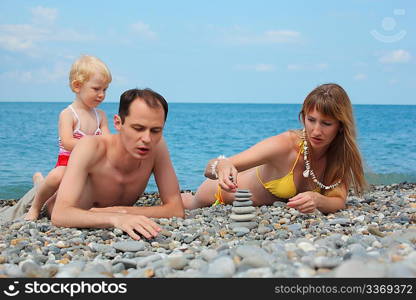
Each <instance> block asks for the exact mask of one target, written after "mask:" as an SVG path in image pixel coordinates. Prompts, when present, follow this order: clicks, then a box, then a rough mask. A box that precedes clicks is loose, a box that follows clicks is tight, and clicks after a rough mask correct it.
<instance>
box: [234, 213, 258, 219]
mask: <svg viewBox="0 0 416 300" xmlns="http://www.w3.org/2000/svg"><path fill="white" fill-rule="evenodd" d="M255 217H256V215H255V214H244V215H236V214H231V215H230V219H231V220H234V221H251V220H253V219H254V218H255Z"/></svg>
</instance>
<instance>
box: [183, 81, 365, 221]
mask: <svg viewBox="0 0 416 300" xmlns="http://www.w3.org/2000/svg"><path fill="white" fill-rule="evenodd" d="M299 120H300V121H301V122H302V123H303V125H304V129H303V130H289V131H286V132H284V133H281V134H279V135H276V136H272V137H270V138H267V139H265V140H263V141H261V142H259V143H258V144H256V145H254V146H252V147H251V148H249V149H247V150H245V151H243V152H241V153H238V154H236V155H234V156H232V157H229V158H225V157H223V156H220V157H219V158H216V159H213V160H211V161H209V163H208V165H207V167H206V170H205V176H206V177H207V178H209V179H207V180H206V181H205V182H204V183H203V184H202V185H201V186H200V187H199V188H198V190H197V192H196V194H195V197H184V199H183V201H184V206H185V208H186V209H193V208H197V207H203V206H208V205H211V204H213V203H214V204H218V203H224V204H230V203H232V201H233V200H234V194H233V193H234V192H235V191H236V189H237V187H238V188H239V189H249V190H250V192H251V193H252V200H253V202H254V205H257V206H260V205H270V204H272V203H273V202H274V201H277V200H282V201H287V206H289V207H292V208H295V209H297V210H299V211H300V212H302V213H311V212H313V211H314V210H315V209H318V210H320V211H321V212H323V213H330V212H335V211H337V210H340V209H343V208H345V201H346V198H347V193H348V189H349V188H350V187H352V188H353V189H354V192H356V193H357V194H361V193H362V192H363V190H364V188H365V187H366V182H365V179H364V172H363V163H362V159H361V155H360V152H359V150H358V147H357V142H356V129H355V124H354V118H353V114H352V105H351V102H350V99H349V98H348V95H347V93H346V92H345V91H344V89H343V88H342V87H341V86H339V85H337V84H323V85H320V86H318V87H317V88H315V89H314V90H313V91H312V92H311V93H309V95H308V96H307V97H306V99H305V101H304V103H303V106H302V110H301V111H300V113H299Z"/></svg>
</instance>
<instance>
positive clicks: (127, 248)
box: [111, 241, 145, 252]
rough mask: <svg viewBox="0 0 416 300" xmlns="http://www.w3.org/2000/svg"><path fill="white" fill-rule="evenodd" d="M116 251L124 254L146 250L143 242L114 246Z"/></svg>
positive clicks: (121, 243) (130, 242) (122, 243)
mask: <svg viewBox="0 0 416 300" xmlns="http://www.w3.org/2000/svg"><path fill="white" fill-rule="evenodd" d="M111 246H113V247H114V248H115V249H117V250H119V251H122V252H137V251H143V250H144V249H145V244H144V242H143V241H123V242H116V243H114V244H112V245H111Z"/></svg>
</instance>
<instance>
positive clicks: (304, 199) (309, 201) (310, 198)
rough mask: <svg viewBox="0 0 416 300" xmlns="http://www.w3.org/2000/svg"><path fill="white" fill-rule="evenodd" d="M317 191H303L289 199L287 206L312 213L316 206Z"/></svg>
mask: <svg viewBox="0 0 416 300" xmlns="http://www.w3.org/2000/svg"><path fill="white" fill-rule="evenodd" d="M319 195H320V194H319V193H317V192H304V193H299V194H297V195H296V196H294V197H292V198H290V199H289V202H288V203H287V206H289V207H291V208H294V209H297V210H298V211H300V212H301V213H304V214H309V213H313V212H314V211H315V209H316V208H317V204H318V197H319Z"/></svg>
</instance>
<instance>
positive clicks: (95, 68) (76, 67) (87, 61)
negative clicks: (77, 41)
mask: <svg viewBox="0 0 416 300" xmlns="http://www.w3.org/2000/svg"><path fill="white" fill-rule="evenodd" d="M95 72H99V73H100V74H101V75H103V76H104V79H105V80H106V81H107V83H110V82H111V80H112V77H111V73H110V70H109V69H108V67H107V66H106V64H105V63H104V62H103V61H101V60H100V59H99V58H97V57H95V56H91V55H82V56H81V57H80V58H78V59H77V60H76V61H75V62H74V63H73V64H72V67H71V71H70V72H69V86H70V87H71V90H72V91H73V92H75V91H74V83H75V82H79V83H81V84H84V83H85V82H86V81H88V80H89V79H90V77H91V75H92V74H93V73H95Z"/></svg>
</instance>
